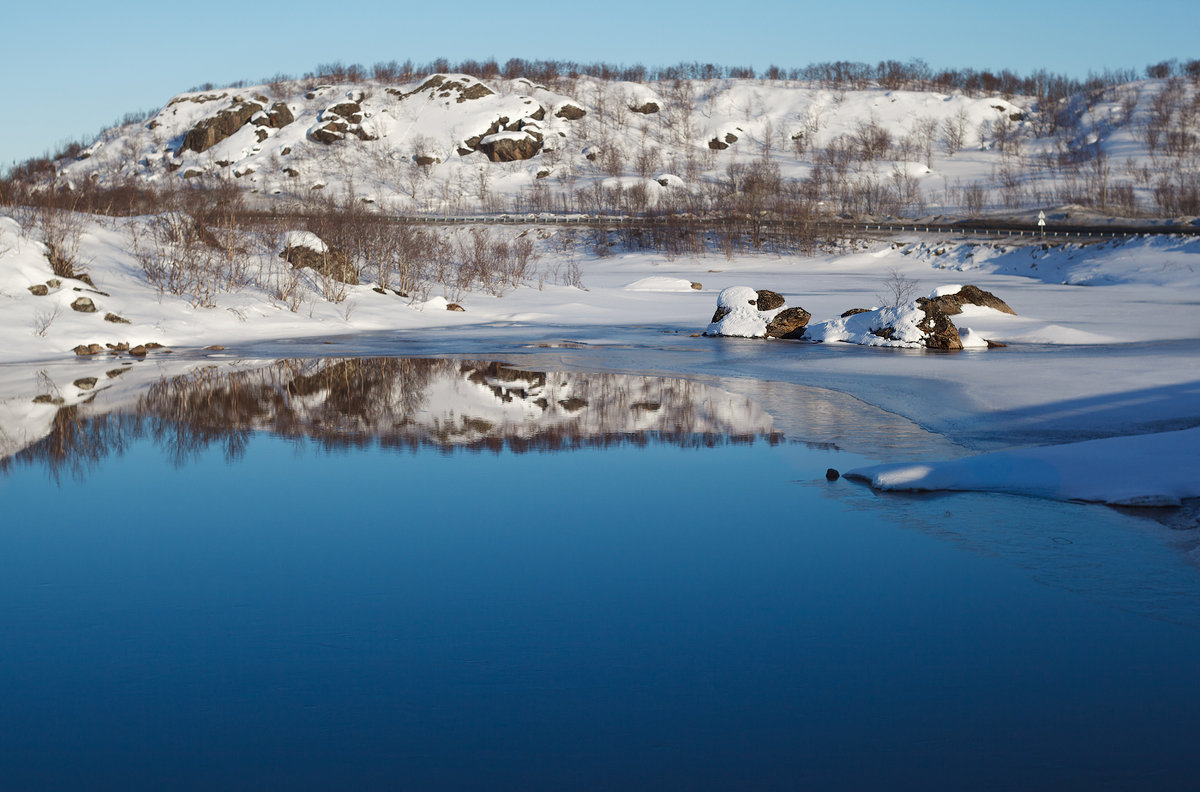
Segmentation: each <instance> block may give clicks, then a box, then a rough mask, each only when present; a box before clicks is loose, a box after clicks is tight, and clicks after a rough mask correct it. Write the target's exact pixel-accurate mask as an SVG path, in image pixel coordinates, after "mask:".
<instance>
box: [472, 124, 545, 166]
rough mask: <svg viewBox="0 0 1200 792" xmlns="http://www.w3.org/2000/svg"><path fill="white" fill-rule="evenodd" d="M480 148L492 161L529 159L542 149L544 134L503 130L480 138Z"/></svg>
mask: <svg viewBox="0 0 1200 792" xmlns="http://www.w3.org/2000/svg"><path fill="white" fill-rule="evenodd" d="M478 150H479V151H481V152H483V154H484V155H485V156H486V157H487V158H488V159H489V160H491V161H492V162H516V161H518V160H527V159H529V158H530V157H532V156H534V155H535V154H537V153H538V152H539V151H541V150H542V136H541V135H540V134H538V133H536V132H531V131H524V132H521V133H511V132H510V133H503V132H502V133H499V134H496V135H489V136H488V137H485V138H483V139H482V140H480V141H479V144H478Z"/></svg>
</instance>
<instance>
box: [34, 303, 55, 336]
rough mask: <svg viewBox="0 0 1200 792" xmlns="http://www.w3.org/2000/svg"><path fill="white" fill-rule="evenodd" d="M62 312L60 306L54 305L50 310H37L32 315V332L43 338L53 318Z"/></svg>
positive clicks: (52, 322)
mask: <svg viewBox="0 0 1200 792" xmlns="http://www.w3.org/2000/svg"><path fill="white" fill-rule="evenodd" d="M61 313H62V306H59V305H55V306H54V308H53V309H52V310H49V311H38V312H37V313H36V314H34V317H33V334H34V335H35V336H38V337H39V338H44V337H45V335H46V332H47V331H48V330H49V329H50V325H52V324H54V320H55V319H57V318H58V317H59V315H60V314H61Z"/></svg>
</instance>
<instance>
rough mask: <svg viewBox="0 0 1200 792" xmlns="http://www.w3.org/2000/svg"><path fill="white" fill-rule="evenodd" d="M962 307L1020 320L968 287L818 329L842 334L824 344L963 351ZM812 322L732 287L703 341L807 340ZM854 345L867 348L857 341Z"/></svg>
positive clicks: (857, 313)
mask: <svg viewBox="0 0 1200 792" xmlns="http://www.w3.org/2000/svg"><path fill="white" fill-rule="evenodd" d="M964 305H976V306H982V307H985V308H990V309H992V310H996V311H1000V312H1001V313H1006V314H1010V315H1014V316H1015V315H1016V311H1014V310H1013V309H1012V308H1011V307H1009V305H1008V304H1007V303H1005V302H1004V301H1003V300H1001V299H1000V298H999V297H997V296H996V295H994V294H992V293H991V292H988V291H984V290H983V289H980V288H979V287H977V286H972V285H966V286H958V287H945V288H943V289H939V290H937V291H936V292H934V294H933V295H931V296H930V297H921V298H918V299H917V300H915V301H913V302H912V303H910V304H908V305H907V306H898V307H891V308H851V309H850V310H848V311H846V312H844V313H843V314H841V316H840V317H839V318H838V319H835V320H833V321H831V322H825V323H822V324H821V325H818V327H820V328H827V327H828V326H835V327H838V328H840V331H839V332H840V337H839V336H838V335H836V334H835V335H833V336H829V335H826V336H825V340H831V339H832V340H852V341H854V340H855V338H861V337H864V336H868V334H869V336H874V337H875V338H880V339H884V340H886V341H895V342H897V345H904V346H915V345H918V344H919V345H921V346H924V347H925V348H926V349H936V350H945V351H950V350H959V349H962V348H963V339H962V337H961V336H960V333H959V329H958V328H957V327H956V326H955V324H954V322H953V320H952V319H951V318H950V317H951V316H954V315H957V314H961V313H962V309H963V306H964ZM851 317H856V318H855V319H854V321H853V322H851V323H849V324H850V325H851V328H846V327H842V325H846V324H847V323H846V322H845V321H841V320H847V319H850V318H851ZM810 318H811V317H810V315H809V313H808V311H805V310H804V309H803V308H788V307H786V303H785V301H784V299H783V297H782V296H781V295H779V294H778V293H776V292H773V291H769V290H766V289H758V290H755V289H751V288H748V287H745V286H733V287H730V288H728V289H725V290H724V291H722V292H721V293H720V294H719V295H718V296H717V310H716V312H715V313H714V314H713V317H712V321H711V322H710V323H709V325H708V329H707V330H706V331H705V332H704V335H707V336H735V337H742V338H791V339H798V338H804V337H805V331H806V330H808V329H810V328H808V323H809V319H810ZM853 325H858V329H856V330H854V329H853ZM841 331H844V332H841ZM856 334H859V335H857V336H856ZM817 335H818V337H817V338H815V339H813V340H817V341H820V340H822V337H821V333H820V332H818V334H817ZM868 340H870V339H869V337H868ZM976 341H978V339H976ZM856 343H866V342H865V341H861V340H859V341H856ZM874 343H878V342H874ZM983 343H986V345H987V346H989V347H996V346H1004V345H1003V344H1000V343H997V342H993V341H987V340H986V339H985V340H984V341H983V342H979V343H978V344H977V345H979V346H982V345H983Z"/></svg>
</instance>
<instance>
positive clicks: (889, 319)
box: [804, 302, 986, 349]
mask: <svg viewBox="0 0 1200 792" xmlns="http://www.w3.org/2000/svg"><path fill="white" fill-rule="evenodd" d="M924 318H925V312H924V311H922V310H921V309H920V308H918V307H917V304H916V303H915V302H912V303H908V304H907V305H902V306H899V307H896V308H875V309H873V310H870V311H865V312H863V313H856V314H851V315H850V316H839V317H838V318H837V319H830V320H829V321H827V322H819V323H817V324H813V325H809V326H808V329H807V330H806V331H805V332H804V335H805V337H807V338H811V339H812V340H814V341H824V342H833V341H846V342H849V343H851V344H862V345H863V346H887V347H910V348H914V349H916V348H920V347H924V346H925V334H924V333H922V332H921V331H920V329H918V327H917V324H918V323H919V322H921V321H922V320H923V319H924ZM888 327H890V328H892V329H893V332H892V335H891V338H884V337H883V336H879V335H876V334H875V331H876V330H882V329H883V328H888ZM985 346H986V344H985Z"/></svg>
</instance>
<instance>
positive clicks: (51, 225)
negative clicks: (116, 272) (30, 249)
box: [31, 205, 83, 278]
mask: <svg viewBox="0 0 1200 792" xmlns="http://www.w3.org/2000/svg"><path fill="white" fill-rule="evenodd" d="M31 219H32V222H33V226H34V228H35V229H37V231H38V233H39V234H40V236H41V237H42V242H43V243H44V244H45V245H46V258H47V259H49V261H50V269H51V270H53V271H54V274H55V275H57V276H58V277H60V278H78V277H80V276H81V275H82V273H80V272H77V271H76V269H75V267H76V265H77V264H78V256H79V243H80V239H81V237H82V234H83V217H82V215H79V214H78V213H76V212H74V211H72V210H70V209H64V208H59V207H56V206H47V205H35V206H34V207H33V211H32V218H31Z"/></svg>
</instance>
